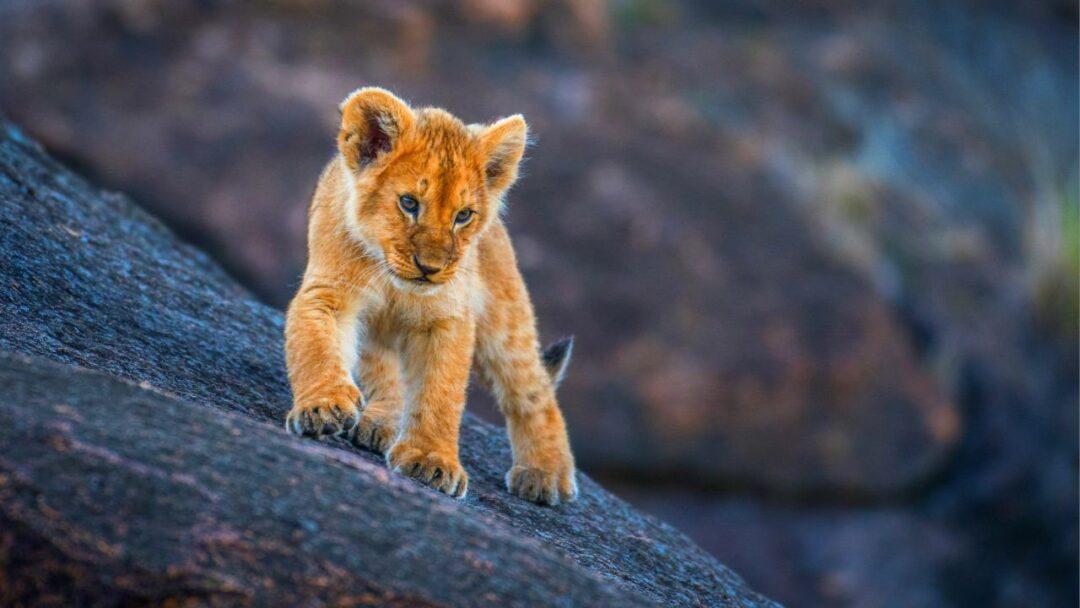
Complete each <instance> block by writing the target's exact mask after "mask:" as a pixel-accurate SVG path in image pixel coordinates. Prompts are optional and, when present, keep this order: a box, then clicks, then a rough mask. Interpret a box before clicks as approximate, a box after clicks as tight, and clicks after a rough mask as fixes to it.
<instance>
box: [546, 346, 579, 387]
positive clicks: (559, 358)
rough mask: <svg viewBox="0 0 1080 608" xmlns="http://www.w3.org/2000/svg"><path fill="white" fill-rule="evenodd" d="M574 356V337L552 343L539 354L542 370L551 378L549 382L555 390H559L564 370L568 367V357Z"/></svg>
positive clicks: (564, 373)
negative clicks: (542, 364) (542, 365)
mask: <svg viewBox="0 0 1080 608" xmlns="http://www.w3.org/2000/svg"><path fill="white" fill-rule="evenodd" d="M573 354H574V336H570V337H567V338H560V339H558V340H556V341H555V342H552V343H551V345H550V346H548V347H547V348H545V349H544V350H543V352H541V353H540V359H541V360H542V361H543V362H544V369H546V370H547V372H548V374H549V375H550V376H551V382H552V384H554V385H555V388H559V384H560V383H562V380H563V376H565V375H566V368H567V367H569V366H570V357H571V355H573Z"/></svg>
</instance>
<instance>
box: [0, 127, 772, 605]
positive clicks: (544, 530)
mask: <svg viewBox="0 0 1080 608" xmlns="http://www.w3.org/2000/svg"><path fill="white" fill-rule="evenodd" d="M0 252H2V259H3V260H4V261H3V263H2V264H0V285H3V289H2V290H0V351H3V352H4V354H2V355H0V603H2V604H4V605H48V604H52V605H74V604H80V605H83V604H84V605H99V604H103V605H124V604H143V603H151V604H158V603H163V602H166V601H176V602H192V603H194V604H209V605H267V604H275V605H298V604H309V605H317V604H332V605H402V606H405V605H408V606H412V605H439V606H450V605H492V606H504V605H520V606H535V605H566V606H570V605H596V606H611V605H620V606H623V605H626V606H630V605H664V606H668V605H685V606H700V605H719V606H769V605H773V604H772V602H770V601H769V600H767V599H765V598H763V597H762V596H759V595H757V594H756V593H754V592H752V591H750V590H748V589H747V588H746V587H745V586H744V585H743V583H742V581H741V580H740V579H739V577H738V576H737V575H735V574H733V573H732V572H731V571H729V570H728V569H726V568H725V567H724V566H722V565H720V564H719V563H717V562H716V560H715V559H714V558H712V557H710V556H709V555H707V554H706V553H704V552H703V551H702V550H701V549H699V548H698V547H697V546H696V545H694V544H693V542H692V541H690V540H689V539H688V538H686V537H685V536H684V535H682V534H681V533H679V532H677V531H675V530H674V529H672V528H671V527H669V526H667V525H665V524H662V523H659V522H657V521H655V520H653V519H651V518H649V517H648V516H644V515H642V514H640V513H637V512H636V511H634V510H633V509H632V508H631V507H629V506H628V505H626V504H625V503H623V502H621V501H620V500H618V499H617V498H614V497H613V496H611V495H610V494H608V493H607V492H605V491H604V490H603V489H601V488H600V487H599V486H597V485H596V484H595V483H593V482H592V481H590V480H589V479H588V478H587V477H584V476H583V477H582V479H581V484H580V485H581V489H582V494H581V497H580V499H579V500H578V501H577V502H575V503H573V504H571V505H565V506H562V507H559V508H555V509H552V508H541V507H538V506H535V505H532V504H530V503H526V502H523V501H520V500H517V499H515V498H512V497H511V496H510V495H509V494H507V493H506V491H505V490H504V488H503V483H502V476H503V473H504V472H505V469H506V468H507V467H508V466H509V463H510V453H509V447H508V445H507V443H506V441H505V438H504V436H503V432H502V431H501V430H500V429H498V428H496V427H493V426H491V425H489V424H487V423H484V422H481V421H478V420H476V419H475V418H473V417H472V416H469V417H468V418H467V420H466V423H465V425H464V428H463V436H462V460H463V463H464V465H465V466H466V468H467V469H468V470H469V471H470V493H469V496H468V497H467V498H466V499H465V500H463V501H460V502H458V501H454V500H452V499H450V498H448V497H445V496H443V495H441V494H438V493H436V492H433V491H429V490H427V489H426V488H424V487H422V486H420V485H418V484H416V483H414V482H412V481H410V480H407V479H405V478H401V477H398V476H395V475H393V474H390V473H389V472H388V471H387V470H386V469H385V467H384V466H383V465H382V463H381V461H380V459H379V458H378V457H377V456H375V455H373V454H369V453H366V452H362V451H358V450H356V449H355V448H352V447H351V446H348V445H346V444H345V443H343V442H322V443H319V442H314V441H309V440H299V439H295V438H293V437H290V436H289V435H287V434H286V433H285V432H284V431H283V430H282V429H281V422H282V419H283V416H284V414H285V412H286V411H287V410H288V408H289V405H290V397H289V390H288V386H287V385H286V382H285V374H284V369H283V357H282V353H281V344H282V338H281V331H282V318H281V314H280V313H279V312H277V311H275V310H273V309H271V308H268V307H266V306H264V305H262V304H259V303H258V302H256V301H254V300H253V299H251V297H250V296H249V295H248V294H247V293H246V292H245V291H244V290H243V289H241V288H239V287H238V286H236V285H235V284H234V283H233V282H232V281H231V280H230V279H228V278H227V277H226V276H225V275H224V274H223V273H222V272H221V271H220V270H219V269H217V268H216V266H215V265H214V264H213V263H212V262H210V261H209V260H208V259H207V258H206V257H205V256H204V255H202V254H201V253H199V252H197V251H195V250H193V249H191V248H190V247H187V246H185V245H182V244H180V243H178V242H177V241H176V239H175V238H174V237H173V236H172V235H171V233H170V232H169V231H168V230H166V229H165V228H164V227H163V226H162V225H160V224H159V223H158V222H156V221H155V220H153V219H152V218H150V217H149V216H147V215H146V214H145V213H144V212H143V211H141V210H140V209H138V208H137V207H135V206H134V205H133V204H131V203H130V202H129V201H128V200H127V199H126V198H124V197H122V196H119V195H115V194H109V193H104V192H101V191H99V190H97V189H95V188H93V187H91V186H89V185H88V184H87V183H85V182H84V181H83V180H81V179H80V178H78V177H76V176H75V175H73V174H72V173H70V172H68V171H67V170H65V169H64V168H63V167H61V166H60V165H59V164H57V163H55V162H53V161H51V160H50V159H48V158H47V157H46V156H45V155H44V154H43V153H42V152H41V150H40V149H39V148H38V147H37V146H35V145H34V144H33V143H32V142H31V141H29V140H28V139H26V138H25V137H24V136H23V135H22V134H21V133H20V132H19V131H18V130H16V129H14V128H13V127H11V126H10V125H8V124H6V123H0ZM13 353H14V354H13ZM71 364H74V365H78V366H79V367H72V366H71Z"/></svg>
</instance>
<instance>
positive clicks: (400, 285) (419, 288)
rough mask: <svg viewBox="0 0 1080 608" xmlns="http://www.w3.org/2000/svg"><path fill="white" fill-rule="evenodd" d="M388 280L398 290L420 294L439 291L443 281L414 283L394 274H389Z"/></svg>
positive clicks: (426, 294)
mask: <svg viewBox="0 0 1080 608" xmlns="http://www.w3.org/2000/svg"><path fill="white" fill-rule="evenodd" d="M390 282H391V283H392V284H393V285H394V287H395V288H396V289H398V290H399V291H404V292H405V293H412V294H416V295H421V296H429V295H431V294H433V293H435V292H437V291H439V288H440V287H442V286H443V283H438V284H435V283H414V282H412V281H406V280H405V279H402V278H400V277H397V276H394V275H390Z"/></svg>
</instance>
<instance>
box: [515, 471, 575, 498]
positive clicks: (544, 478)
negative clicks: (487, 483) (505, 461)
mask: <svg viewBox="0 0 1080 608" xmlns="http://www.w3.org/2000/svg"><path fill="white" fill-rule="evenodd" d="M506 489H507V490H508V491H509V492H510V493H511V494H513V495H514V496H518V497H520V498H524V499H525V500H529V501H532V502H536V503H540V504H543V505H551V506H555V505H557V504H559V503H561V502H570V501H572V500H574V499H575V498H577V495H578V487H577V480H576V479H574V465H573V464H563V465H558V466H555V467H551V468H539V467H530V466H521V465H514V466H513V467H511V468H510V470H509V471H507V472H506Z"/></svg>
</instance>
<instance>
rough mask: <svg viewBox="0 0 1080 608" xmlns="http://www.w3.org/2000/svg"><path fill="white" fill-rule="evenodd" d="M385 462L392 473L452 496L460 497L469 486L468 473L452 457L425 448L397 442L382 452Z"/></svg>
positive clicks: (462, 496) (455, 458) (463, 495)
mask: <svg viewBox="0 0 1080 608" xmlns="http://www.w3.org/2000/svg"><path fill="white" fill-rule="evenodd" d="M386 464H387V465H389V467H390V468H391V469H393V470H394V471H395V472H397V473H401V474H403V475H408V476H409V477H412V478H414V479H417V480H418V481H420V482H421V483H423V484H425V485H428V486H430V487H432V488H435V489H436V490H438V491H440V492H442V493H444V494H449V495H450V496H453V497H454V498H464V497H465V492H466V491H468V488H469V475H468V474H467V473H465V469H463V468H462V467H461V463H459V462H458V459H457V457H456V456H450V455H446V454H441V453H439V452H432V451H425V450H422V449H420V448H417V447H414V446H412V445H410V444H407V443H402V442H398V443H396V444H394V446H393V447H392V448H390V451H389V452H388V453H387V454H386Z"/></svg>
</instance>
